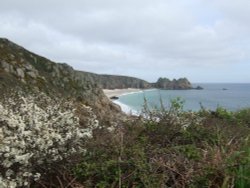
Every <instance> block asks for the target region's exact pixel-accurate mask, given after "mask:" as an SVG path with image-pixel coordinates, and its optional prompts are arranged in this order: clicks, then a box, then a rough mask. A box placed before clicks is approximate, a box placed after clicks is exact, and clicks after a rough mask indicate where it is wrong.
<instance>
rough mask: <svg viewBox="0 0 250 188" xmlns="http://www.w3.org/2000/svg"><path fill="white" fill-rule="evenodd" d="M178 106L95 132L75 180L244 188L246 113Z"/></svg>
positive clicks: (101, 183)
mask: <svg viewBox="0 0 250 188" xmlns="http://www.w3.org/2000/svg"><path fill="white" fill-rule="evenodd" d="M182 107H183V101H182V100H181V99H176V100H174V101H172V106H171V107H170V108H169V109H161V110H159V111H157V110H154V112H151V114H150V115H149V116H148V118H147V119H145V118H143V119H140V118H138V119H136V120H133V121H129V122H124V123H123V124H121V125H120V126H118V127H116V129H115V130H114V131H113V132H108V131H100V132H98V133H97V134H96V136H95V139H94V140H92V142H91V144H90V145H89V146H88V147H87V152H86V155H85V156H83V158H82V161H83V162H82V163H80V164H79V165H78V166H77V167H76V169H75V174H76V177H78V179H79V181H81V182H82V184H83V185H85V186H87V187H119V180H120V182H121V187H240V188H241V187H248V186H249V160H250V158H249V157H250V156H249V153H250V150H249V148H250V144H249V141H248V139H249V133H250V131H249V127H248V125H247V124H246V122H247V121H246V120H245V117H246V116H245V115H242V116H240V114H244V113H246V110H244V111H243V112H236V113H233V112H228V111H226V110H225V109H217V111H216V113H217V114H216V116H215V115H213V114H212V115H211V113H210V112H209V111H207V112H205V111H203V112H197V113H194V112H184V111H183V110H182ZM146 111H148V110H145V112H146ZM241 117H244V118H243V119H244V121H241ZM237 122H241V123H240V124H238V123H237ZM187 123H188V124H187Z"/></svg>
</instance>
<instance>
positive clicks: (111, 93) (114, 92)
mask: <svg viewBox="0 0 250 188" xmlns="http://www.w3.org/2000/svg"><path fill="white" fill-rule="evenodd" d="M150 90H155V89H154V88H151V89H136V88H126V89H103V92H104V94H105V95H106V96H107V97H108V98H109V100H111V101H112V102H113V103H115V104H116V105H118V106H120V107H121V110H122V111H123V112H124V113H126V114H128V115H135V116H139V115H140V112H139V111H137V110H135V109H133V108H132V107H130V106H128V105H126V104H124V103H122V102H120V101H119V97H120V96H122V95H129V94H134V93H140V92H143V91H150ZM111 97H118V99H111Z"/></svg>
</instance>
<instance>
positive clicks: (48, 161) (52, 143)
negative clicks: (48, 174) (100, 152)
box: [0, 94, 98, 188]
mask: <svg viewBox="0 0 250 188" xmlns="http://www.w3.org/2000/svg"><path fill="white" fill-rule="evenodd" d="M85 109H87V110H90V109H89V108H87V107H85ZM92 118H93V117H92ZM92 118H91V117H89V119H90V121H89V124H88V125H85V128H83V127H82V126H80V124H79V118H78V117H77V116H76V115H75V109H74V107H73V104H72V103H71V102H64V103H60V102H59V101H58V100H52V99H51V98H49V97H47V96H46V95H43V94H40V95H37V96H36V97H34V96H27V97H23V96H21V95H19V94H17V95H15V98H10V97H8V99H6V100H5V101H4V102H2V104H0V161H1V163H0V187H6V188H7V187H8V188H15V187H20V186H27V187H28V186H29V185H30V184H31V182H32V181H38V180H39V178H40V176H41V174H40V169H46V168H47V171H49V169H50V167H52V166H55V164H56V163H57V162H60V161H63V160H67V159H68V157H69V156H71V155H73V154H74V153H76V152H77V153H81V152H84V151H85V149H84V147H83V143H84V140H85V139H86V138H90V137H91V136H92V130H93V129H94V128H95V127H96V126H97V125H98V124H97V123H98V122H97V121H96V120H93V119H92Z"/></svg>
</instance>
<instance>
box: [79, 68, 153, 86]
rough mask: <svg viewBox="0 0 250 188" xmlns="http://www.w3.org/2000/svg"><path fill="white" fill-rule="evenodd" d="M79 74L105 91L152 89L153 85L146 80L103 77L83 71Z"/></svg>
mask: <svg viewBox="0 0 250 188" xmlns="http://www.w3.org/2000/svg"><path fill="white" fill-rule="evenodd" d="M79 74H83V75H85V76H87V77H88V78H89V79H90V80H91V81H92V82H93V83H97V84H98V85H99V86H100V87H101V88H103V89H124V88H140V89H147V88H150V87H152V85H151V84H150V83H148V82H147V81H145V80H141V79H138V78H134V77H129V76H117V75H102V74H94V73H89V72H82V71H79Z"/></svg>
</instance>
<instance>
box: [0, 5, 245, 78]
mask: <svg viewBox="0 0 250 188" xmlns="http://www.w3.org/2000/svg"><path fill="white" fill-rule="evenodd" d="M0 37H4V38H8V39H9V40H11V41H13V42H15V43H17V44H19V45H21V46H23V47H25V48H26V49H28V50H30V51H32V52H35V53H37V54H39V55H42V56H44V57H47V58H49V59H51V60H52V61H55V62H62V63H67V64H69V65H71V66H72V67H73V68H74V69H77V70H83V71H89V72H95V73H100V74H115V75H128V76H135V77H139V78H142V79H145V80H147V81H150V82H154V81H156V80H157V79H158V78H159V77H167V78H170V79H173V78H180V77H186V78H188V79H189V80H190V81H191V82H193V83H195V82H198V83H202V82H229V83H237V82H244V83H250V73H249V72H250V1H249V0H70V1H67V0H63V1H62V0H42V1H41V0H1V5H0Z"/></svg>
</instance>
